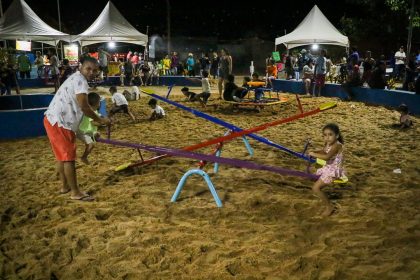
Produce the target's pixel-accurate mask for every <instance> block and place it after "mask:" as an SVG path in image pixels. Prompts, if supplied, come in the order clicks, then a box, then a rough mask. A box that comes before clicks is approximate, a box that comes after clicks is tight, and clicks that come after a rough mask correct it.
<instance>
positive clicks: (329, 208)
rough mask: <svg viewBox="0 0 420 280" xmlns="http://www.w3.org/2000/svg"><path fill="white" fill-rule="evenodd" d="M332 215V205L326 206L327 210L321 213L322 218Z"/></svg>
mask: <svg viewBox="0 0 420 280" xmlns="http://www.w3.org/2000/svg"><path fill="white" fill-rule="evenodd" d="M332 213H334V206H332V205H329V206H327V208H326V209H325V210H324V212H322V214H321V215H322V216H324V217H328V216H331V215H332Z"/></svg>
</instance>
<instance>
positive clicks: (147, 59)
mask: <svg viewBox="0 0 420 280" xmlns="http://www.w3.org/2000/svg"><path fill="white" fill-rule="evenodd" d="M146 35H147V41H146V49H145V50H146V53H145V56H144V60H146V61H149V26H148V25H147V26H146Z"/></svg>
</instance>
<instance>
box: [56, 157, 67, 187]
mask: <svg viewBox="0 0 420 280" xmlns="http://www.w3.org/2000/svg"><path fill="white" fill-rule="evenodd" d="M56 168H57V173H58V176H59V177H60V181H61V183H62V185H61V190H60V193H68V192H69V191H70V186H69V185H68V184H67V180H66V176H65V175H64V162H63V161H57V162H56Z"/></svg>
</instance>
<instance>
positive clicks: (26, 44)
mask: <svg viewBox="0 0 420 280" xmlns="http://www.w3.org/2000/svg"><path fill="white" fill-rule="evenodd" d="M31 47H32V44H31V41H19V40H16V50H18V51H27V52H30V51H31Z"/></svg>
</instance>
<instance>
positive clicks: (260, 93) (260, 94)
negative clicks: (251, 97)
mask: <svg viewBox="0 0 420 280" xmlns="http://www.w3.org/2000/svg"><path fill="white" fill-rule="evenodd" d="M252 82H264V81H263V80H261V79H260V78H259V75H258V73H257V72H254V73H252V79H251V82H250V83H252ZM248 85H249V83H248ZM254 91H255V102H259V101H261V99H262V98H263V97H264V89H263V88H262V87H261V86H258V87H254Z"/></svg>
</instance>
